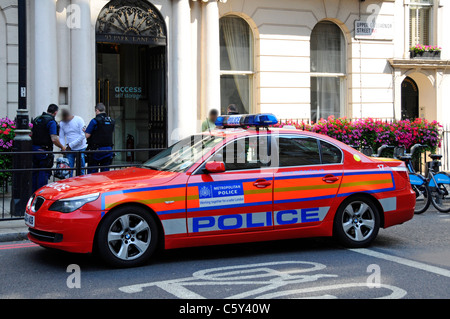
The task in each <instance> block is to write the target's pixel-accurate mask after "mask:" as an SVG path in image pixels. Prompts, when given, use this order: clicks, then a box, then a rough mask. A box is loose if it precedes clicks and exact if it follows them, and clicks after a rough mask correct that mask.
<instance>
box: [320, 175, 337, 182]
mask: <svg viewBox="0 0 450 319" xmlns="http://www.w3.org/2000/svg"><path fill="white" fill-rule="evenodd" d="M322 180H323V181H324V182H325V183H336V182H337V181H338V180H339V177H337V176H334V175H331V174H330V175H327V176H325V177H324V178H322Z"/></svg>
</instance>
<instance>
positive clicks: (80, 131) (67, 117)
mask: <svg viewBox="0 0 450 319" xmlns="http://www.w3.org/2000/svg"><path fill="white" fill-rule="evenodd" d="M61 115H62V120H61V123H59V126H60V130H59V139H60V140H61V143H62V144H63V145H67V146H66V150H67V151H85V150H86V147H87V144H86V135H85V134H84V129H85V128H86V124H85V123H84V120H83V119H82V118H81V117H79V116H74V115H72V113H71V112H70V111H69V110H62V112H61ZM66 157H67V158H68V159H69V163H70V167H75V158H76V154H75V153H73V154H66ZM77 164H78V163H77ZM85 165H86V161H85V159H84V154H81V167H82V168H84V167H85ZM81 174H84V169H82V170H81ZM72 176H73V171H71V172H70V177H72Z"/></svg>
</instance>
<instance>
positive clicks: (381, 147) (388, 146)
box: [377, 144, 394, 157]
mask: <svg viewBox="0 0 450 319" xmlns="http://www.w3.org/2000/svg"><path fill="white" fill-rule="evenodd" d="M388 148H394V146H391V145H386V144H385V145H381V146H380V147H379V148H378V150H377V157H381V153H382V152H383V151H384V150H385V149H388Z"/></svg>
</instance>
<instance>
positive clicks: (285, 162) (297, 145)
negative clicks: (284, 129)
mask: <svg viewBox="0 0 450 319" xmlns="http://www.w3.org/2000/svg"><path fill="white" fill-rule="evenodd" d="M278 154H279V159H278V160H279V167H289V166H306V165H320V152H319V144H318V141H317V140H316V139H314V138H310V137H307V138H301V137H280V138H279V139H278Z"/></svg>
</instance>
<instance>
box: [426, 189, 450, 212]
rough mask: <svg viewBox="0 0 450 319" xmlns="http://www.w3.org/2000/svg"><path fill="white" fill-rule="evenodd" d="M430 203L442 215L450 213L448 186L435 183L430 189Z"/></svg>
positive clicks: (449, 190) (449, 191)
mask: <svg viewBox="0 0 450 319" xmlns="http://www.w3.org/2000/svg"><path fill="white" fill-rule="evenodd" d="M430 193H431V194H430V195H431V196H430V197H431V203H432V204H433V206H434V207H436V209H437V210H438V211H440V212H442V213H448V212H450V184H447V183H445V184H444V183H437V186H436V187H430Z"/></svg>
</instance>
